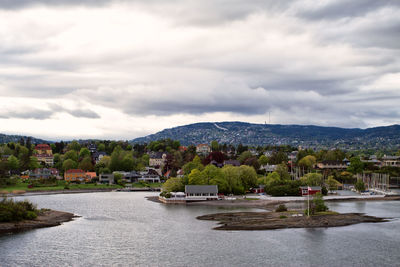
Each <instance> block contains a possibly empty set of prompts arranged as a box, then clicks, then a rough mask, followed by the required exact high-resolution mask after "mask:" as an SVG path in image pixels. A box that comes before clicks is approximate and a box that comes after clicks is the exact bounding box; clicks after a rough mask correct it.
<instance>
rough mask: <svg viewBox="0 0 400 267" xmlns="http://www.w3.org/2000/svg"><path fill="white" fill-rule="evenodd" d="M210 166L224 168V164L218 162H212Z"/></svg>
mask: <svg viewBox="0 0 400 267" xmlns="http://www.w3.org/2000/svg"><path fill="white" fill-rule="evenodd" d="M210 164H212V165H214V166H215V167H218V168H222V167H224V164H223V163H218V162H217V161H216V160H212V161H211V162H210Z"/></svg>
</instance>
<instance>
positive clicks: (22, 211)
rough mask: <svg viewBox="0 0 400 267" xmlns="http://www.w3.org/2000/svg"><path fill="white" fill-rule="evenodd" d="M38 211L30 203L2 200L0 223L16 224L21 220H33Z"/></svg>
mask: <svg viewBox="0 0 400 267" xmlns="http://www.w3.org/2000/svg"><path fill="white" fill-rule="evenodd" d="M38 213H39V211H38V210H37V209H36V206H35V205H34V204H32V203H31V202H29V201H27V200H25V201H14V200H12V199H6V198H3V199H2V200H1V201H0V222H17V221H22V220H33V219H35V218H36V217H37V215H38Z"/></svg>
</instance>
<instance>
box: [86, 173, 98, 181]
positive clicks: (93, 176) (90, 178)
mask: <svg viewBox="0 0 400 267" xmlns="http://www.w3.org/2000/svg"><path fill="white" fill-rule="evenodd" d="M86 177H87V179H88V180H89V181H91V180H93V179H95V178H96V177H97V174H96V172H86Z"/></svg>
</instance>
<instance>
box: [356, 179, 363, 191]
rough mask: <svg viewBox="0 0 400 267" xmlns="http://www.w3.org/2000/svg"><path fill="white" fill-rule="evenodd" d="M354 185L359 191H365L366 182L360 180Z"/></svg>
mask: <svg viewBox="0 0 400 267" xmlns="http://www.w3.org/2000/svg"><path fill="white" fill-rule="evenodd" d="M354 187H355V189H356V190H357V191H358V192H364V191H365V184H364V182H363V181H361V180H358V181H357V182H356V184H355V185H354Z"/></svg>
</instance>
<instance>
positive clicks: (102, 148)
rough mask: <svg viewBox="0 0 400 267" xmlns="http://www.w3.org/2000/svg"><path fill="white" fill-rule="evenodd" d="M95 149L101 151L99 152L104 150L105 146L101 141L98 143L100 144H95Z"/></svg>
mask: <svg viewBox="0 0 400 267" xmlns="http://www.w3.org/2000/svg"><path fill="white" fill-rule="evenodd" d="M97 150H98V151H101V152H104V151H106V146H105V145H104V144H103V143H100V144H99V145H98V146H97Z"/></svg>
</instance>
